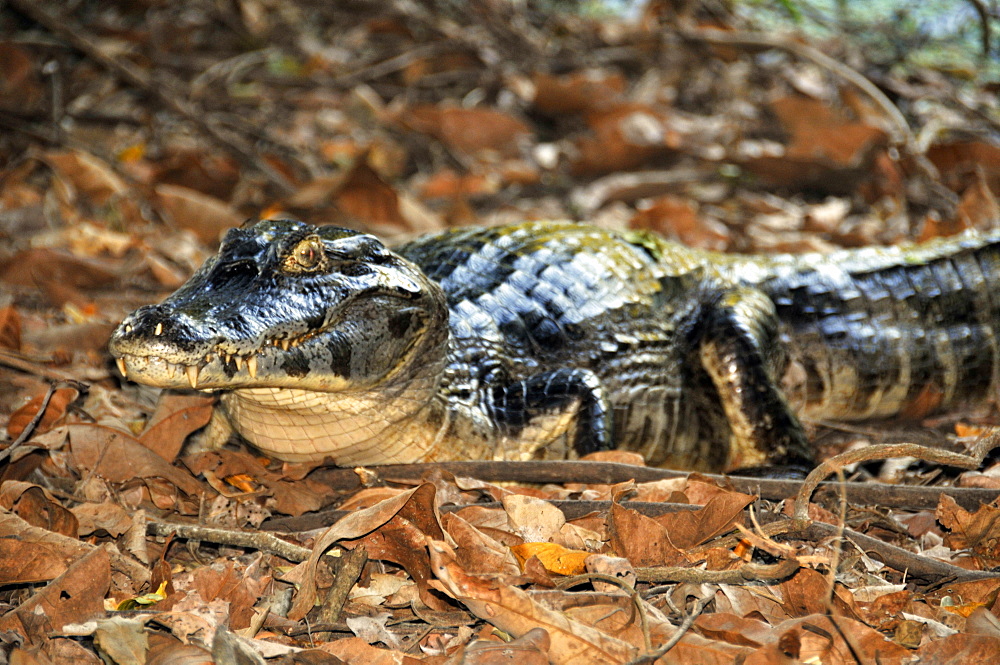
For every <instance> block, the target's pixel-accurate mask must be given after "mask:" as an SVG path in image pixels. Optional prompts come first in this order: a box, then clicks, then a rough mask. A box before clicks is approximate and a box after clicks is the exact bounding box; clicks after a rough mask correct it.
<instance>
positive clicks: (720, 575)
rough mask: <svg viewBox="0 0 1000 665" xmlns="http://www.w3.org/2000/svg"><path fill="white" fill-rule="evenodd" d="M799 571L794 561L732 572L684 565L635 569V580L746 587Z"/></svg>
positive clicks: (796, 562)
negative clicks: (745, 585)
mask: <svg viewBox="0 0 1000 665" xmlns="http://www.w3.org/2000/svg"><path fill="white" fill-rule="evenodd" d="M798 569H799V562H798V561H797V560H795V559H794V558H789V559H784V560H783V561H780V562H779V563H775V564H771V565H765V564H758V563H745V564H743V565H742V566H740V567H739V568H735V569H733V570H700V569H697V568H685V567H683V566H663V567H659V568H636V569H635V576H636V579H638V580H640V581H642V582H656V583H664V582H689V583H692V584H746V583H747V582H775V581H777V580H783V579H785V578H786V577H788V576H790V575H792V574H794V573H795V571H797V570H798Z"/></svg>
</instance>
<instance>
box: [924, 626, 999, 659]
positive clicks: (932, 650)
mask: <svg viewBox="0 0 1000 665" xmlns="http://www.w3.org/2000/svg"><path fill="white" fill-rule="evenodd" d="M917 653H918V655H919V659H920V660H919V662H921V663H934V664H935V665H962V664H963V663H989V662H995V661H996V660H997V659H1000V637H994V636H987V635H969V634H967V633H956V634H954V635H948V636H947V637H944V638H942V639H940V640H934V641H933V642H928V643H927V644H925V645H924V647H923V648H922V649H920V650H919V651H918V652H917Z"/></svg>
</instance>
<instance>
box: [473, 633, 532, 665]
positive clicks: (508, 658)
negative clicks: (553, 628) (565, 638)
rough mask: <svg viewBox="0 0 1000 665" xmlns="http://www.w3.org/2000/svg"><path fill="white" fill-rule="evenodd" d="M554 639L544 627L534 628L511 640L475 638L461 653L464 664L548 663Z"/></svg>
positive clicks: (519, 664)
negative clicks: (550, 637) (497, 640)
mask: <svg viewBox="0 0 1000 665" xmlns="http://www.w3.org/2000/svg"><path fill="white" fill-rule="evenodd" d="M551 642H552V640H550V639H549V633H548V631H547V630H545V629H544V628H532V629H531V630H529V631H528V632H527V633H525V634H524V635H522V636H521V637H519V638H517V639H516V640H511V641H510V642H494V641H492V640H475V641H474V642H470V643H469V644H468V645H467V646H466V647H465V650H464V652H463V653H462V655H461V662H462V664H463V665H510V663H511V662H515V661H516V662H517V663H518V665H548V663H549V662H550V659H549V655H548V651H549V648H550V646H551Z"/></svg>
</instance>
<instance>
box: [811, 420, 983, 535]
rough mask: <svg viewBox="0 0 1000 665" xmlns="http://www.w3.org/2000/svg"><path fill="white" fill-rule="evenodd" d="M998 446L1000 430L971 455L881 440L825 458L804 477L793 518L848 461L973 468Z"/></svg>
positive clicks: (851, 462)
mask: <svg viewBox="0 0 1000 665" xmlns="http://www.w3.org/2000/svg"><path fill="white" fill-rule="evenodd" d="M997 446H1000V431H996V432H993V433H992V434H990V435H989V436H986V437H984V438H983V439H982V440H980V441H979V443H978V444H976V447H975V449H974V450H973V451H972V454H970V455H963V454H961V453H955V452H951V451H950V450H941V449H940V448H931V447H929V446H920V445H917V444H914V443H883V444H878V445H874V446H867V447H865V448H858V449H857V450H850V451H848V452H846V453H841V454H839V455H836V456H834V457H831V458H830V459H828V460H826V461H824V462H823V463H822V464H820V465H819V466H817V467H816V468H815V469H813V470H812V471H811V472H809V475H808V476H806V479H805V480H804V481H803V482H802V487H801V488H800V489H799V493H798V495H797V496H796V498H795V519H797V520H804V521H808V519H809V497H810V496H812V493H813V492H814V491H815V490H816V487H817V486H818V485H819V483H820V481H821V480H823V479H824V478H826V477H827V476H829V475H831V474H833V473H836V472H837V471H838V470H840V469H843V468H844V467H845V466H848V465H850V464H857V463H858V462H869V461H872V460H878V459H887V458H890V457H916V458H917V459H921V460H924V461H925V462H931V463H933V464H944V465H947V466H955V467H958V468H960V469H976V468H979V466H980V465H981V464H982V463H983V459H984V458H985V457H986V455H987V453H989V452H990V451H991V450H993V449H994V448H996V447H997Z"/></svg>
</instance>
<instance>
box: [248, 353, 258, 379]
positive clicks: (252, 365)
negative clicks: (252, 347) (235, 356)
mask: <svg viewBox="0 0 1000 665" xmlns="http://www.w3.org/2000/svg"><path fill="white" fill-rule="evenodd" d="M247 371H248V372H250V376H251V377H253V378H255V379H256V378H257V356H250V357H249V358H247Z"/></svg>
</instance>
